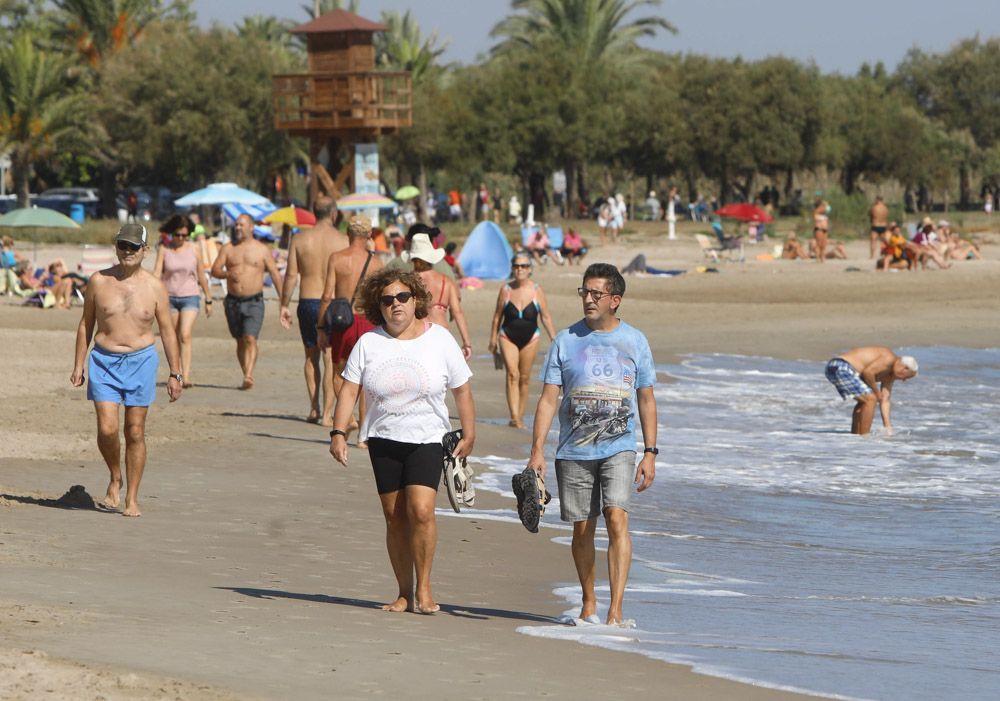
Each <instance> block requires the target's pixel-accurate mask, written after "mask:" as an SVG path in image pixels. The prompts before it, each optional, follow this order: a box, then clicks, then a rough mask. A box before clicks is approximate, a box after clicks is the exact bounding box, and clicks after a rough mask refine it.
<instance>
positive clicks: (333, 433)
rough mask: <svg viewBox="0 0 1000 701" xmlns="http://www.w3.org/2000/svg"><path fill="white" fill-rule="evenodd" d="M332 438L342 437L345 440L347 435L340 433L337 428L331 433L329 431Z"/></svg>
mask: <svg viewBox="0 0 1000 701" xmlns="http://www.w3.org/2000/svg"><path fill="white" fill-rule="evenodd" d="M334 436H343V437H344V438H345V439H346V438H347V433H346V432H344V431H341V430H340V429H339V428H335V429H333V430H332V431H330V438H333V437H334Z"/></svg>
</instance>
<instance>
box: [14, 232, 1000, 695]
mask: <svg viewBox="0 0 1000 701" xmlns="http://www.w3.org/2000/svg"><path fill="white" fill-rule="evenodd" d="M984 239H985V240H987V241H988V242H989V243H988V244H987V245H985V246H984V247H983V255H984V257H985V258H986V259H985V260H983V261H978V262H966V261H962V262H958V263H956V265H955V266H954V267H953V268H952V269H951V270H946V271H938V270H933V271H925V272H919V273H906V272H900V273H875V272H874V265H873V264H872V263H871V262H870V261H869V259H868V252H867V247H868V244H867V241H865V242H853V243H851V244H849V246H848V253H849V259H848V260H846V261H829V262H827V263H825V264H823V265H818V264H816V263H814V262H805V261H758V260H755V258H754V256H755V255H756V254H758V253H765V252H767V251H766V248H767V247H764V246H758V247H756V248H754V247H751V248H748V260H747V262H746V263H742V264H741V263H731V262H725V263H721V264H718V265H715V267H716V268H718V269H719V271H720V272H719V273H708V272H706V273H698V272H695V269H696V267H697V266H700V265H705V264H706V261H704V260H703V259H702V257H701V253H700V252H699V250H698V248H697V245H696V244H695V242H694V241H693V239H691V238H689V237H687V236H685V237H682V239H681V240H678V241H676V242H666V241H662V240H656V239H653V238H651V237H648V236H646V237H637V240H632V241H629V242H627V243H625V244H623V245H620V246H617V247H610V246H609V247H607V248H604V249H601V248H597V249H595V250H594V251H593V252H592V253H591V255H590V256H588V258H587V259H586V260H585V262H588V263H589V262H596V261H599V260H602V261H607V262H611V263H615V264H618V265H623V264H624V263H626V262H627V261H628V260H629V259H630V258H631V257H632V256H634V255H635V254H636V253H639V252H642V253H645V254H646V256H647V258H648V262H649V264H650V265H655V266H656V267H660V268H679V269H685V270H688V271H689V272H688V273H687V274H685V275H682V276H678V277H674V278H659V277H636V276H630V277H629V278H628V279H627V282H628V292H627V294H626V298H625V301H624V303H623V306H622V311H621V316H622V318H623V319H625V320H626V321H628V322H629V323H631V324H633V325H635V326H637V327H638V328H640V329H641V330H643V331H644V332H645V333H646V334H647V336H648V338H649V340H650V344H651V346H652V348H653V351H654V355H655V356H656V360H657V361H658V362H667V361H669V360H672V359H676V358H677V357H679V356H682V355H684V354H686V353H695V352H699V353H733V354H741V355H757V356H769V357H773V358H779V359H809V360H823V359H825V358H827V357H830V356H831V355H833V354H834V353H836V352H837V351H839V350H843V349H845V348H848V347H852V346H858V345H866V344H879V345H889V346H893V347H896V346H903V345H905V346H928V345H936V346H964V347H971V348H989V347H997V346H1000V328H998V326H997V324H996V320H997V318H998V312H1000V246H998V245H997V242H998V241H1000V239H998V238H997V237H996V236H995V235H992V236H990V235H987V236H985V237H984ZM758 249H759V250H758ZM50 254H51V255H50ZM76 254H78V249H76V248H75V247H49V248H45V249H42V250H41V251H40V252H39V258H40V261H41V262H47V260H48V259H49V258H54V257H56V256H57V255H59V256H62V257H64V258H65V259H66V260H67V262H68V263H70V264H71V265H72V263H73V256H74V255H76ZM848 268H858V269H859V270H854V271H849V270H848ZM581 273H582V268H577V267H567V266H563V267H557V266H554V265H548V266H544V267H542V268H540V269H538V270H537V271H536V273H535V278H536V280H537V281H539V282H540V283H541V284H542V285H543V287H544V288H545V291H546V294H547V296H548V299H549V303H550V305H551V311H552V315H553V319H554V321H555V323H556V326H557V327H559V328H562V327H565V326H567V325H568V324H570V323H572V322H573V321H576V320H577V319H578V318H579V316H580V304H579V298H577V297H576V296H575V288H576V287H577V286H578V284H579V282H580V275H581ZM499 287H500V283H498V282H488V283H486V285H485V287H484V289H481V290H473V291H468V292H466V293H465V295H464V302H463V306H464V308H465V311H466V315H467V317H468V318H469V321H470V329H471V331H472V334H473V342H474V354H475V355H474V357H473V360H472V362H471V367H472V369H473V372H474V373H475V377H474V379H473V389H474V395H475V399H476V405H477V416H478V418H479V419H480V423H479V426H478V437H477V443H476V450H475V453H476V454H478V455H491V454H492V455H505V456H508V457H513V458H518V457H526V456H527V451H528V441H529V438H530V435H529V434H528V433H527V432H525V431H518V430H516V429H513V428H508V427H506V426H504V425H502V424H504V423H505V421H506V418H507V412H506V404H505V400H504V391H503V374H502V372H500V371H496V370H494V369H493V365H492V359H491V357H490V356H488V354H487V353H486V345H487V340H488V331H489V321H490V316H491V313H492V309H493V306H494V304H495V301H496V294H497V290H498V289H499ZM216 306H218V305H216ZM219 311H221V309H220V310H219ZM79 315H80V308H79V306H76V307H74V308H73V310H72V311H69V312H66V311H61V310H54V309H53V310H44V311H43V310H38V309H34V308H26V307H22V306H18V301H15V300H14V299H13V298H9V297H7V298H0V348H2V351H0V357H2V359H3V363H2V369H0V398H2V399H3V402H2V403H0V698H4V699H7V698H11V699H34V698H38V697H41V696H42V695H45V696H46V697H47V698H65V699H78V698H104V699H159V698H179V699H181V698H183V699H199V700H200V699H206V700H207V699H230V698H239V699H286V698H296V699H321V698H362V697H368V696H377V695H384V696H393V697H397V698H424V697H431V696H433V697H436V698H441V699H479V698H482V699H496V698H531V697H539V696H545V697H548V698H558V699H579V698H620V697H623V696H632V697H635V698H660V699H695V700H699V701H701V700H703V701H710V700H713V699H750V700H753V699H761V700H775V701H777V700H780V699H786V698H787V699H792V698H805V697H804V696H801V695H797V694H793V693H789V692H783V691H776V690H772V689H765V688H759V687H754V686H749V685H742V684H738V683H735V682H730V681H726V680H722V679H717V678H713V677H708V676H703V675H699V674H695V673H693V672H691V671H690V670H689V669H688V668H687V667H684V666H681V665H672V664H667V663H663V662H659V661H655V660H651V659H647V658H644V657H640V656H638V655H628V654H625V653H617V652H610V651H607V650H603V649H599V648H592V647H586V646H582V645H575V644H572V643H566V642H559V641H553V640H545V639H541V638H535V637H530V636H526V635H521V634H518V633H517V632H516V628H518V627H520V626H530V625H536V624H537V625H551V624H553V623H554V622H555V619H556V618H557V617H558V616H560V615H561V614H562V613H563V611H564V608H565V607H564V604H563V603H562V602H561V601H559V600H558V599H557V598H556V597H555V596H554V595H553V592H552V589H553V587H554V586H556V585H557V584H559V583H565V584H569V583H572V582H573V581H574V580H575V573H574V571H573V567H572V560H571V557H570V553H569V550H568V548H566V547H565V546H563V545H559V544H557V543H554V542H552V540H551V539H552V538H553V537H555V536H556V535H563V533H562V532H556V531H553V530H551V529H543V530H542V532H541V533H539V534H537V535H531V534H529V533H527V532H526V531H525V530H524V529H523V528H521V527H520V526H517V525H513V524H510V523H499V522H495V521H490V520H485V519H477V518H475V516H474V515H473V516H471V517H463V518H447V517H439V519H438V526H439V544H438V550H437V556H436V558H435V567H434V582H435V596H436V598H437V600H438V601H439V602H440V603H441V604H442V608H443V611H442V612H441V613H440V614H438V615H435V616H433V617H425V616H418V615H412V614H400V615H394V614H387V613H384V612H382V611H380V610H378V604H380V603H382V602H383V601H385V600H387V599H388V598H389V597H390V596H391V595H392V594H393V593H394V586H395V583H394V580H393V578H392V575H391V571H390V568H389V564H388V560H387V556H386V554H385V549H384V542H383V537H384V528H383V521H382V516H381V513H380V510H379V506H378V501H377V498H376V495H375V490H374V486H373V484H372V478H371V473H370V467H369V464H368V461H367V455H366V454H364V453H363V452H361V451H358V450H353V451H352V452H351V454H350V465H349V467H348V468H346V469H345V468H343V467H341V466H340V465H338V464H336V463H335V462H334V461H333V460H332V459H331V458H330V456H329V454H328V453H327V445H328V439H327V433H326V431H325V430H324V429H322V428H318V427H316V426H314V425H310V424H307V423H305V422H304V421H303V417H304V416H305V414H306V412H307V402H306V395H305V389H304V384H303V381H302V350H301V343H300V341H299V336H298V332H297V330H294V329H293V330H292V331H288V332H286V331H283V330H282V329H281V328H280V325H279V324H278V307H277V303H276V302H275V301H273V299H272V300H271V301H270V302H269V303H268V304H267V317H266V321H265V326H264V331H263V333H262V336H261V355H260V361H259V364H258V370H257V372H256V379H257V386H256V388H255V389H254V390H253V391H252V392H240V391H237V390H236V387H237V385H238V384H239V381H240V379H241V377H240V373H239V370H238V366H237V364H236V359H235V353H234V343H233V342H232V341H231V339H229V337H228V334H227V332H226V327H225V322H224V319H223V318H222V315H221V314H217V315H216V316H215V317H213V318H212V319H205V318H204V317H203V316H202V317H201V318H199V320H198V324H197V326H196V328H195V345H194V366H195V373H194V378H193V379H194V381H195V383H196V384H197V386H196V387H195V388H193V389H191V390H186V391H185V392H184V394H183V396H182V398H181V399H180V401H179V402H177V403H175V404H169V405H168V403H167V400H166V393H165V391H164V390H163V388H162V386H161V387H160V390H159V396H158V398H157V402H156V404H155V405H154V407H152V408H151V411H150V416H149V421H148V430H147V444H148V447H149V461H148V464H147V467H146V473H145V476H144V478H143V482H142V492H141V502H142V507H143V517H142V518H141V519H138V520H134V519H126V518H123V517H121V516H120V515H117V514H112V513H107V512H102V511H99V510H96V509H93V508H87V496H88V495H89V497H92V498H94V499H97V500H99V499H100V497H102V496H103V494H104V489H105V487H106V484H107V470H106V468H105V466H104V464H103V462H102V460H101V458H100V455H99V453H98V451H97V447H96V444H95V440H94V430H95V422H94V413H93V408H92V406H91V405H90V403H89V402H87V400H86V396H85V392H84V390H82V389H74V388H72V387H71V386H70V383H69V375H70V372H71V370H72V360H73V343H74V338H75V332H76V327H77V324H78V322H79ZM546 347H547V342H546V341H545V340H544V339H543V349H544V348H546ZM161 352H162V349H161ZM536 362H541V355H540V357H539V360H538V361H536ZM165 374H166V369H165V364H161V378H162V377H165ZM532 389H533V392H534V394H533V397H532V401H533V400H534V398H535V397H537V391H538V389H539V386H538V385H537V383H534V384H533V385H532ZM670 411H671V407H669V406H660V407H659V412H660V415H661V420H665V421H666V422H667V423H669V416H670ZM847 420H848V419H847V412H846V411H845V421H847ZM660 447H661V450H662V453H661V455H660V460H659V462H658V470H659V475H660V476H661V479H662V478H663V476H664V475H667V474H669V470H670V446H669V438H668V437H664V439H662V440H661V445H660ZM74 485H82V486H83V487H84V488H85V493H82V492H80V491H77V492H75V493H74V494H73V495H72V497H71V498H70V502H71V503H70V504H69V505H71V506H73V505H75V506H77V507H80V508H67V506H68V505H67V503H66V500H63V501H60V498H61V497H63V496H64V495H66V494H67V493H68V492H69V491H70V489H71V487H73V486H74ZM653 489H656V485H654V487H653ZM438 505H439V507H446V506H447V499H446V497H445V496H444V495H443V494H441V495H439V500H438ZM477 507H480V508H487V509H495V508H506V509H513V507H514V503H513V500H510V499H504V498H501V497H499V496H495V495H491V494H486V493H482V494H481V495H480V498H479V500H478V502H477ZM681 527H682V526H680V525H678V528H681ZM602 570H604V564H603V563H601V562H600V558H599V570H598V576H599V578H602V577H606V572H603V571H602ZM625 605H626V611H625V613H626V616H627V615H628V595H626V601H625ZM624 634H625V635H627V631H626V632H624Z"/></svg>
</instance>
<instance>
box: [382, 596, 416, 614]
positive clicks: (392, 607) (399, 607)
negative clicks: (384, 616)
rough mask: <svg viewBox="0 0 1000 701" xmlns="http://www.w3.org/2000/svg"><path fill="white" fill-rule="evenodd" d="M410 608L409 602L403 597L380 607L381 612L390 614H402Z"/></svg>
mask: <svg viewBox="0 0 1000 701" xmlns="http://www.w3.org/2000/svg"><path fill="white" fill-rule="evenodd" d="M409 606H410V602H409V601H407V599H406V597H405V596H401V597H399V598H398V599H396V600H395V601H393V602H390V603H388V604H383V605H382V610H383V611H391V612H392V613H403V612H404V611H406V609H408V608H409Z"/></svg>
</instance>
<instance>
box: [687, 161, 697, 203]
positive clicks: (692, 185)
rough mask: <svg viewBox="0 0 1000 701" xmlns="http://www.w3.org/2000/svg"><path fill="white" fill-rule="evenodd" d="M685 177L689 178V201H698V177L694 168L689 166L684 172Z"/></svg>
mask: <svg viewBox="0 0 1000 701" xmlns="http://www.w3.org/2000/svg"><path fill="white" fill-rule="evenodd" d="M684 179H685V180H687V188H688V202H697V201H698V178H697V177H695V174H694V169H693V168H688V169H687V170H686V171H685V172H684Z"/></svg>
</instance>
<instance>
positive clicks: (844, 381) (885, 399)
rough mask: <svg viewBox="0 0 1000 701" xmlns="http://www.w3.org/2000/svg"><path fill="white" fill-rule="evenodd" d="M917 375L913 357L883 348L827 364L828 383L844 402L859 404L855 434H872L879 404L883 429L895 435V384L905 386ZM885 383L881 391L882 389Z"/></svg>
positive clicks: (853, 423)
mask: <svg viewBox="0 0 1000 701" xmlns="http://www.w3.org/2000/svg"><path fill="white" fill-rule="evenodd" d="M916 375H917V360H916V358H914V357H913V356H912V355H904V356H901V357H900V356H897V355H896V354H895V353H893V352H892V351H891V350H889V349H888V348H885V347H883V346H864V347H862V348H855V349H854V350H850V351H847V352H846V353H841V354H840V355H838V356H837V357H836V358H834V359H833V360H831V361H830V362H828V363H827V364H826V379H828V380H829V381H830V382H832V383H833V386H834V387H836V388H837V391H838V392H840V396H841V398H842V399H848V398H850V399H853V400H854V401H856V402H857V404H856V405H855V407H854V415H853V419H852V420H851V433H857V434H865V433H868V432H869V431H871V428H872V421H873V420H874V419H875V403H876V402H877V403H878V405H879V410H880V412H881V413H882V425H883V426H885V430H886V433H888V434H889V435H892V432H893V429H892V420H891V418H890V415H889V410H890V396H891V393H892V383H893V382H895V381H896V380H901V381H903V382H905V381H906V380H908V379H910V378H911V377H916ZM879 383H881V387H879Z"/></svg>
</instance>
